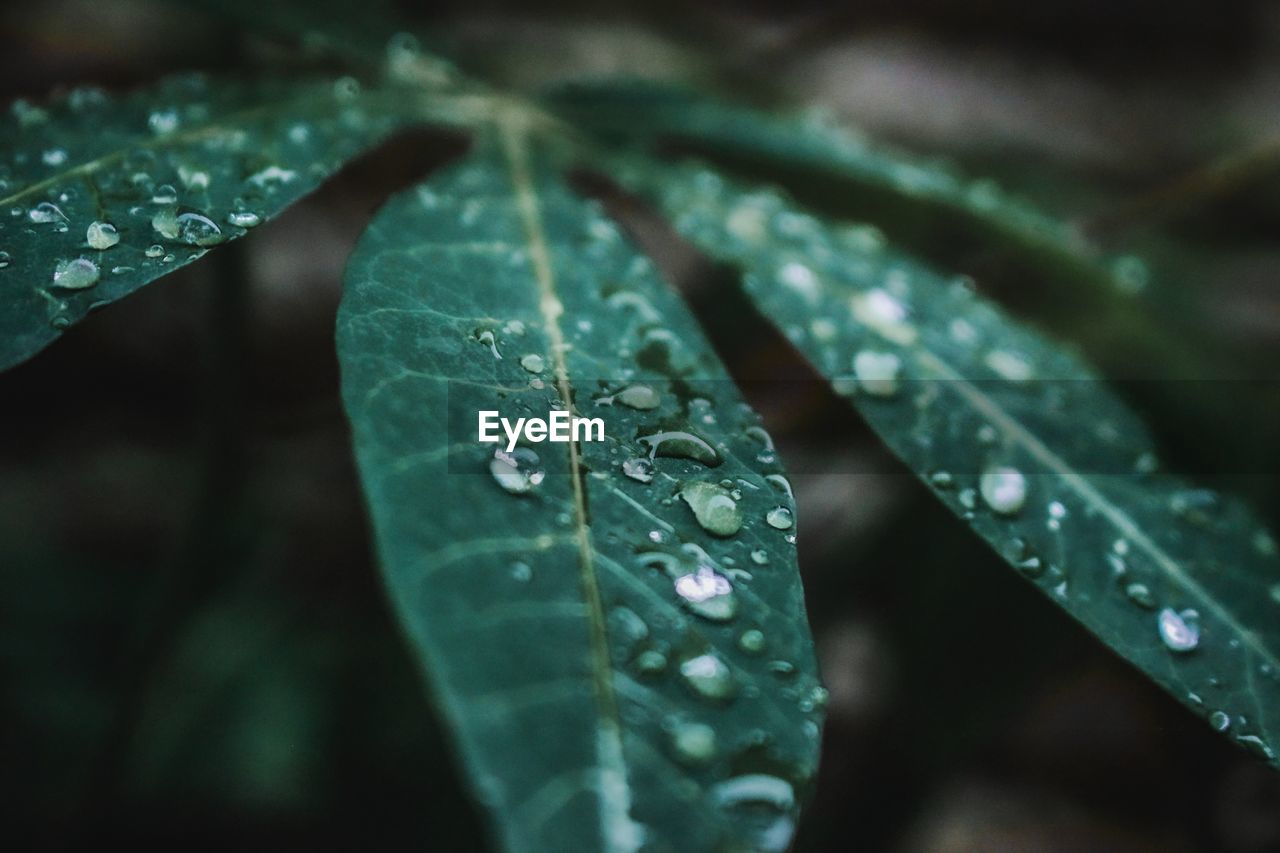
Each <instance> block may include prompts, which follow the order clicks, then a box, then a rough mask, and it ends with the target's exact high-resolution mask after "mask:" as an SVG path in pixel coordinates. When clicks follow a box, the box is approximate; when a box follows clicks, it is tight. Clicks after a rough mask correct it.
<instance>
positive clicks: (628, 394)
mask: <svg viewBox="0 0 1280 853" xmlns="http://www.w3.org/2000/svg"><path fill="white" fill-rule="evenodd" d="M613 399H614V400H615V401H616V402H618V403H621V404H622V405H624V406H629V407H630V408H632V409H642V410H644V409H656V408H658V404H659V403H661V402H662V396H661V395H660V394H659V393H658V392H657V391H655V390H653V389H652V388H650V387H649V386H648V385H628V386H627V387H626V388H623V389H622V390H621V391H619V392H618V393H617V394H614V395H613Z"/></svg>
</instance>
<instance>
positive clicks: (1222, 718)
mask: <svg viewBox="0 0 1280 853" xmlns="http://www.w3.org/2000/svg"><path fill="white" fill-rule="evenodd" d="M1209 725H1211V726H1213V727H1214V729H1216V730H1217V731H1220V732H1225V731H1226V730H1227V729H1229V728H1231V717H1230V715H1228V714H1226V713H1224V712H1222V711H1214V712H1213V713H1212V714H1210V715H1209Z"/></svg>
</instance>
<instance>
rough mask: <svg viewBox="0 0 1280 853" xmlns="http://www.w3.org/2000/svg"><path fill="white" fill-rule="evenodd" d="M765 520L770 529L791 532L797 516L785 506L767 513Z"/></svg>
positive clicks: (777, 507) (776, 507)
mask: <svg viewBox="0 0 1280 853" xmlns="http://www.w3.org/2000/svg"><path fill="white" fill-rule="evenodd" d="M764 520H765V521H767V522H768V523H769V526H770V527H773V528H776V529H778V530H790V529H791V525H793V524H795V516H794V515H792V513H791V510H789V509H787V508H786V507H785V506H775V507H774V508H773V509H771V510H769V511H768V512H767V513H765V516H764Z"/></svg>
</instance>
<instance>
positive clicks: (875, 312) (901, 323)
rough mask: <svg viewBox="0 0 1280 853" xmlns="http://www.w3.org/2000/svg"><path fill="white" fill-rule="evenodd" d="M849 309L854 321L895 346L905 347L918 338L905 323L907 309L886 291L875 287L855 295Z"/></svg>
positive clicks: (913, 330)
mask: <svg viewBox="0 0 1280 853" xmlns="http://www.w3.org/2000/svg"><path fill="white" fill-rule="evenodd" d="M850 307H851V309H852V311H853V318H854V319H855V320H857V321H858V322H859V323H860V324H862V325H864V326H868V327H870V328H871V329H873V330H874V331H875V332H876V333H878V334H879V335H880V336H881V337H882V338H885V339H886V340H890V341H893V342H894V343H895V344H901V345H903V346H907V345H908V344H912V343H914V342H915V340H916V337H917V336H918V333H917V332H916V328H915V326H912V325H911V324H910V323H908V322H907V307H906V306H905V305H903V304H902V303H901V302H900V301H899V300H898V299H897V298H896V297H894V296H893V295H892V294H890V293H889V292H888V291H887V290H882V289H881V288H878V287H877V288H873V289H871V290H868V291H867V292H866V293H858V294H855V295H854V297H853V299H852V300H851V301H850Z"/></svg>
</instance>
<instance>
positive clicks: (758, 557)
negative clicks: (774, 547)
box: [751, 548, 769, 566]
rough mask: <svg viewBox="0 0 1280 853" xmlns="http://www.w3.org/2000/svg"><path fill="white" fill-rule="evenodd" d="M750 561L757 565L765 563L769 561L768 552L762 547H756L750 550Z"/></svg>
mask: <svg viewBox="0 0 1280 853" xmlns="http://www.w3.org/2000/svg"><path fill="white" fill-rule="evenodd" d="M751 562H753V563H755V564H756V565H757V566H764V565H767V564H768V562H769V552H768V551H766V550H765V549H763V548H757V549H755V550H754V551H752V552H751Z"/></svg>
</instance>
